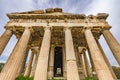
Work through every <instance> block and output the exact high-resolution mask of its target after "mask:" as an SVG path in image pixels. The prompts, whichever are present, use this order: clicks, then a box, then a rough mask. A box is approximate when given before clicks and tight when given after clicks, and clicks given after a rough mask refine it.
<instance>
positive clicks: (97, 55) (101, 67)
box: [85, 29, 114, 80]
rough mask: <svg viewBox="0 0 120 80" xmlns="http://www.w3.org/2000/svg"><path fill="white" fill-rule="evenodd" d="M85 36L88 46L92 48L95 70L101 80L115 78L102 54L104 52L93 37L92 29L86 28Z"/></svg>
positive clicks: (91, 53)
mask: <svg viewBox="0 0 120 80" xmlns="http://www.w3.org/2000/svg"><path fill="white" fill-rule="evenodd" d="M85 37H86V40H87V44H88V47H89V49H90V55H91V57H92V59H93V63H94V66H95V70H96V73H97V76H98V79H99V80H114V79H113V77H112V74H111V72H110V70H109V68H108V66H107V64H106V62H105V60H104V58H103V56H102V53H101V51H100V49H99V47H98V45H97V43H96V41H95V38H94V37H93V34H92V32H91V30H89V29H87V30H85Z"/></svg>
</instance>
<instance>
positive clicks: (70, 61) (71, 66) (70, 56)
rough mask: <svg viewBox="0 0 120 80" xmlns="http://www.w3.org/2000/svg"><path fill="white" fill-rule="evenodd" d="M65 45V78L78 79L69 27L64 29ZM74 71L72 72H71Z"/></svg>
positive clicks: (69, 79) (68, 79)
mask: <svg viewBox="0 0 120 80" xmlns="http://www.w3.org/2000/svg"><path fill="white" fill-rule="evenodd" d="M65 47H66V60H67V62H66V63H67V80H80V79H79V74H78V67H77V63H76V58H75V51H74V46H73V40H72V35H71V31H70V29H68V28H66V29H65ZM73 73H74V74H73Z"/></svg>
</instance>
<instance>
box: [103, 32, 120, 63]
mask: <svg viewBox="0 0 120 80" xmlns="http://www.w3.org/2000/svg"><path fill="white" fill-rule="evenodd" d="M102 33H103V36H104V38H105V39H106V42H107V43H108V45H109V47H110V49H111V51H112V53H113V55H114V57H115V58H116V60H117V62H118V64H119V65H120V44H119V43H118V42H117V40H116V39H115V38H114V36H113V35H112V34H111V32H110V31H109V30H104V31H103V32H102Z"/></svg>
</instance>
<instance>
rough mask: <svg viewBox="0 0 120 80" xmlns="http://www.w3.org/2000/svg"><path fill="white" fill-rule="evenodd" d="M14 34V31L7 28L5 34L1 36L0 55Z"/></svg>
mask: <svg viewBox="0 0 120 80" xmlns="http://www.w3.org/2000/svg"><path fill="white" fill-rule="evenodd" d="M11 36H12V31H11V30H9V29H7V30H6V31H5V32H4V33H3V35H2V36H1V37H0V55H1V54H2V52H3V50H4V49H5V47H6V45H7V43H8V41H9V40H10V38H11Z"/></svg>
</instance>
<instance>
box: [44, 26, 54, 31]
mask: <svg viewBox="0 0 120 80" xmlns="http://www.w3.org/2000/svg"><path fill="white" fill-rule="evenodd" d="M43 28H44V30H51V29H52V27H51V26H45V27H43Z"/></svg>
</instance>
